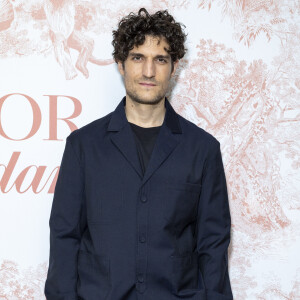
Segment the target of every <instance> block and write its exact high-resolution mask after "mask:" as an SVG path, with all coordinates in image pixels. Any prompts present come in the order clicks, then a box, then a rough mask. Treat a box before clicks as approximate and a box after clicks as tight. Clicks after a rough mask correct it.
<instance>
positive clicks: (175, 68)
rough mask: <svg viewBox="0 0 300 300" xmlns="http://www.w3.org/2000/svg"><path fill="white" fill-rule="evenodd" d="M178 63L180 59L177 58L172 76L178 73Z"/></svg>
mask: <svg viewBox="0 0 300 300" xmlns="http://www.w3.org/2000/svg"><path fill="white" fill-rule="evenodd" d="M178 64H179V59H177V60H176V61H174V62H173V71H172V73H171V77H173V76H174V74H175V73H176V70H177V67H178Z"/></svg>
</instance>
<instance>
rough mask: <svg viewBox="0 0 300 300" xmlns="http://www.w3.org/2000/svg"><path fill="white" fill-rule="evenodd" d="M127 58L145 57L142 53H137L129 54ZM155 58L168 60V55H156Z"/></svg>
mask: <svg viewBox="0 0 300 300" xmlns="http://www.w3.org/2000/svg"><path fill="white" fill-rule="evenodd" d="M129 56H139V57H145V55H144V54H142V53H138V52H130V53H129ZM155 58H164V59H170V55H162V54H158V55H156V56H155Z"/></svg>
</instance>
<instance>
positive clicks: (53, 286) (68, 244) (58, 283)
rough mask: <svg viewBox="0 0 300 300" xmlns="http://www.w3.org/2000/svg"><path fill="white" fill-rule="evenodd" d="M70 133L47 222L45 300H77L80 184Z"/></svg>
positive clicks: (82, 195) (81, 194) (81, 204)
mask: <svg viewBox="0 0 300 300" xmlns="http://www.w3.org/2000/svg"><path fill="white" fill-rule="evenodd" d="M72 133H73V132H72ZM72 133H71V134H70V135H69V136H68V137H67V139H66V144H65V149H64V152H63V156H62V161H61V165H60V170H59V174H58V177H57V181H56V185H55V190H54V197H53V203H52V209H51V214H50V220H49V226H50V257H49V268H48V273H47V278H46V282H45V289H44V292H45V296H46V299H47V300H75V299H76V300H77V293H76V285H77V255H78V250H79V245H80V240H81V222H80V221H81V213H82V207H83V197H84V181H83V170H82V167H81V165H80V161H79V156H78V155H77V154H76V152H75V151H74V147H73V145H72V142H71V140H72V136H73V135H72Z"/></svg>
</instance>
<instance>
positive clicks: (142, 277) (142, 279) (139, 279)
mask: <svg viewBox="0 0 300 300" xmlns="http://www.w3.org/2000/svg"><path fill="white" fill-rule="evenodd" d="M138 281H139V282H144V276H143V274H139V275H138Z"/></svg>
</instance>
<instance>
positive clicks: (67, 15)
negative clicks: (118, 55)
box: [0, 0, 114, 80]
mask: <svg viewBox="0 0 300 300" xmlns="http://www.w3.org/2000/svg"><path fill="white" fill-rule="evenodd" d="M75 2H76V0H31V1H30V2H28V1H25V2H24V1H23V0H10V1H9V0H0V31H1V30H6V29H8V28H9V27H10V26H11V23H12V22H13V21H15V22H17V20H16V19H17V17H16V14H15V13H14V9H16V8H17V9H18V13H19V14H20V11H21V13H22V10H23V11H24V12H26V13H28V12H30V13H31V14H35V15H36V14H38V15H39V18H38V19H42V18H45V17H46V20H47V23H48V25H49V33H50V38H51V41H52V44H53V48H54V54H55V58H56V60H57V62H58V63H59V64H60V66H62V68H63V70H64V72H65V78H66V79H67V80H70V79H74V78H75V77H76V76H77V75H78V73H77V70H79V71H80V72H81V73H82V74H83V75H84V76H85V78H88V77H89V71H88V69H87V63H88V62H91V63H94V64H96V65H102V66H104V65H109V64H112V63H114V60H113V59H98V58H96V57H94V56H93V50H94V40H93V39H92V38H90V37H88V36H86V35H85V34H84V33H82V32H81V31H79V30H76V29H75V11H76V10H75ZM70 48H73V49H75V50H77V51H78V53H79V55H78V58H77V61H76V63H75V66H74V64H73V62H72V58H71V54H70ZM76 69H77V70H76Z"/></svg>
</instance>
